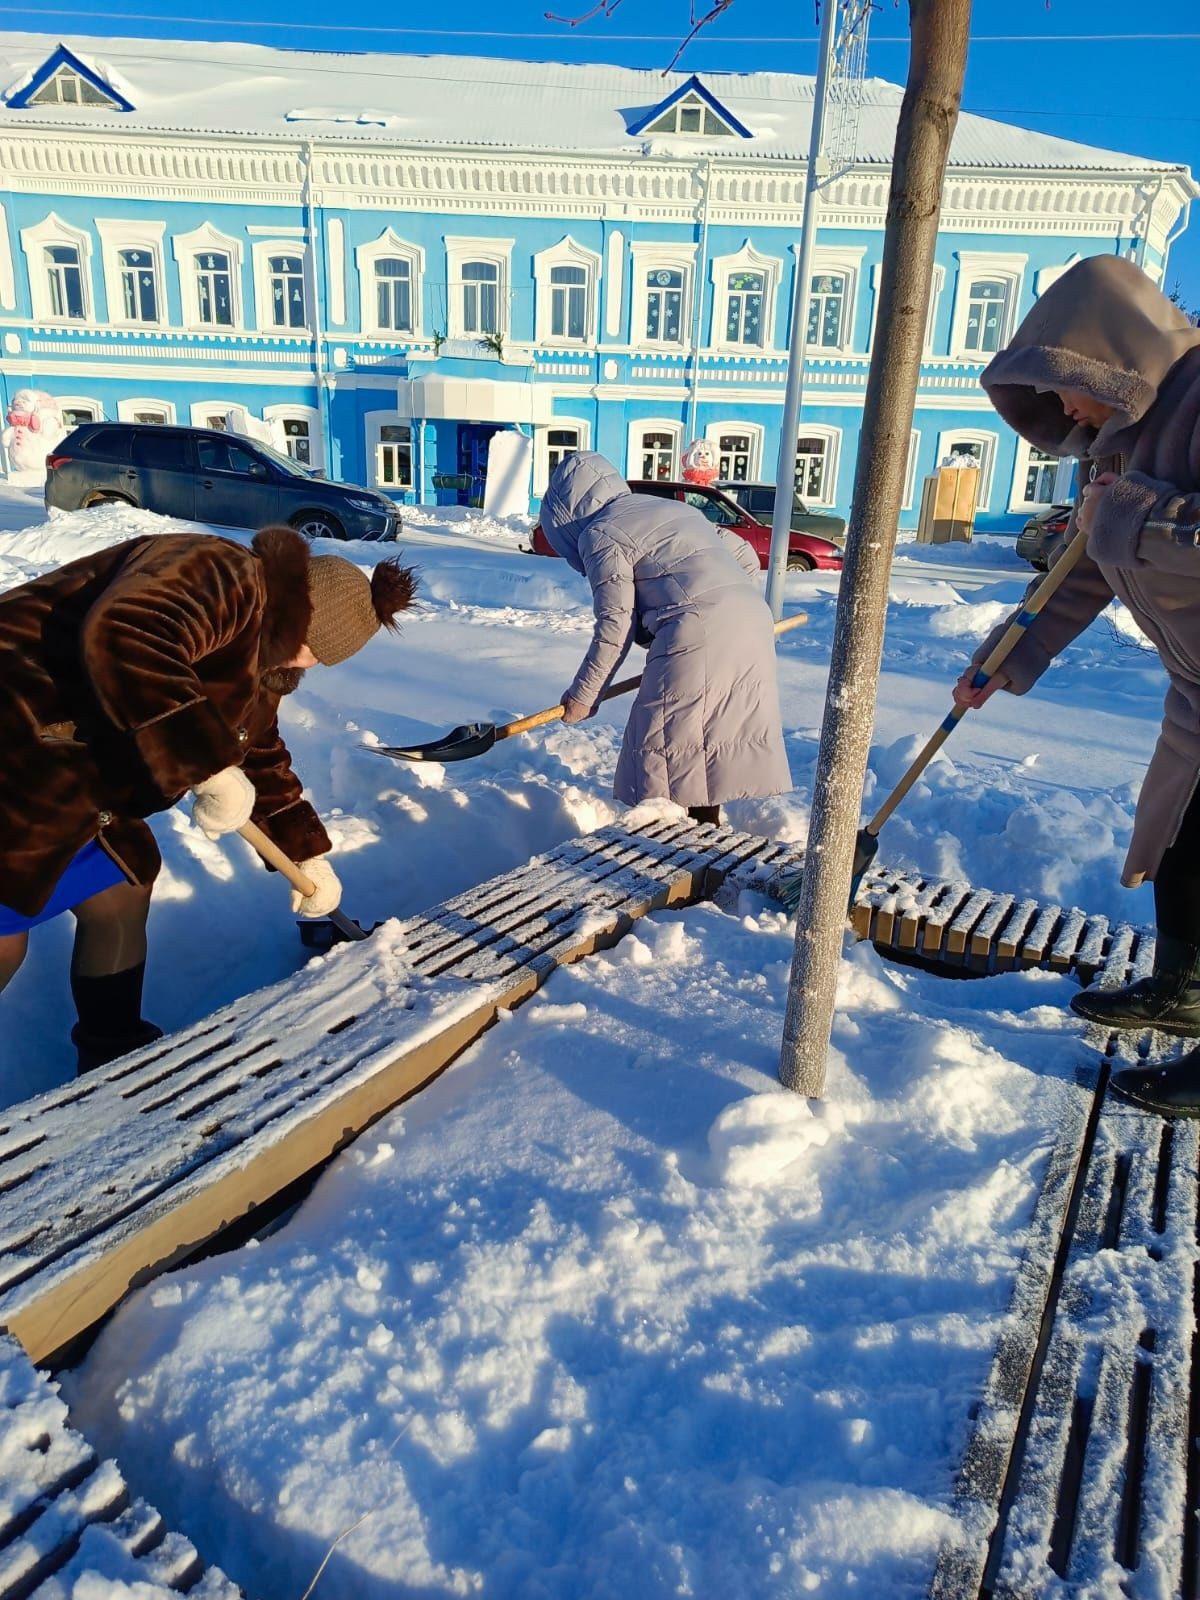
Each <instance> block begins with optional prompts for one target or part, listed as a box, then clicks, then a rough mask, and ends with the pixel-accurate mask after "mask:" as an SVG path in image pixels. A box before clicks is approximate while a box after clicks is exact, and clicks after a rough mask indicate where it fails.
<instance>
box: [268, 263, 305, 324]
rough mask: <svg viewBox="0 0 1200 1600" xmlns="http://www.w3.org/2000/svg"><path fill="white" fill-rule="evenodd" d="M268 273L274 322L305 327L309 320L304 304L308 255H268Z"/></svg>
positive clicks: (272, 319)
mask: <svg viewBox="0 0 1200 1600" xmlns="http://www.w3.org/2000/svg"><path fill="white" fill-rule="evenodd" d="M267 277H268V284H269V289H270V295H271V323H272V326H274V327H276V328H303V327H304V326H305V325H306V321H307V319H306V315H305V306H304V258H303V257H302V256H292V255H287V256H270V257H268V260H267Z"/></svg>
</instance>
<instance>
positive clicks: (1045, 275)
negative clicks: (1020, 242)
mask: <svg viewBox="0 0 1200 1600" xmlns="http://www.w3.org/2000/svg"><path fill="white" fill-rule="evenodd" d="M1082 260H1083V257H1082V256H1081V255H1079V254H1076V255H1073V256H1072V257H1071V259H1070V260H1069V261H1064V262H1063V263H1062V265H1061V266H1058V267H1043V268H1042V270H1041V271H1040V272H1035V273H1034V275H1033V292H1034V294H1035V295H1036V296H1037V298H1038V299H1039V300H1040V299H1041V298H1042V296H1043V295H1044V294H1045V292H1046V290H1047V289H1048V288H1049V287H1050V286H1051V284H1054V283H1057V282H1058V280H1059V279H1060V278H1061V277H1062V275H1063V273H1064V272H1069V271H1070V270H1071V268H1072V267H1073V266H1075V264H1076V263H1077V262H1079V261H1082Z"/></svg>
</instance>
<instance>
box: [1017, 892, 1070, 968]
mask: <svg viewBox="0 0 1200 1600" xmlns="http://www.w3.org/2000/svg"><path fill="white" fill-rule="evenodd" d="M1061 917H1062V907H1061V906H1043V907H1042V909H1041V910H1040V911H1039V912H1038V914H1037V916H1036V918H1035V919H1034V923H1033V927H1032V928H1030V930H1029V932H1028V933H1027V934H1026V935H1025V940H1024V943H1023V944H1022V945H1021V959H1022V960H1023V961H1030V962H1033V963H1034V965H1037V966H1040V965H1041V963H1042V962H1043V961H1044V960H1045V959H1046V951H1047V949H1048V948H1049V946H1050V942H1051V940H1052V939H1053V937H1054V932H1055V929H1056V928H1057V927H1058V924H1059V919H1060V918H1061Z"/></svg>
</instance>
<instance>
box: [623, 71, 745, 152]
mask: <svg viewBox="0 0 1200 1600" xmlns="http://www.w3.org/2000/svg"><path fill="white" fill-rule="evenodd" d="M629 132H630V133H631V134H638V133H680V134H683V135H684V137H685V138H692V139H713V138H717V139H722V138H724V139H728V138H737V139H752V138H753V137H754V135H753V134H752V133H751V132H750V129H749V128H747V127H746V126H745V124H744V123H741V122H739V121H738V119H737V118H736V117H735V116H734V115H733V113H732V112H731V111H729V110H727V109H726V108H725V107H724V106H723V105H722V104H721V102H720V101H719V100H718V99H717V97H716V96H715V95H714V94H710V92H709V91H708V90H707V89H706V88H705V87H704V85H703V84H702V83H701V82H700V79H699V78H698V77H697V76H696V74H695V73H694V72H693V73H692V75H691V77H690V78H687V79H686V80H685V81H684V82H683V83H681V84H680V85H679V87H678V88H677V89H674V90H672V92H671V93H670V94H669V95H668V96H667V98H666V99H665V100H660V101H659V103H658V104H657V105H656V106H652V107H651V108H650V110H649V111H647V112H646V114H645V115H644V116H642V117H639V118H638V119H637V121H636V122H633V123H631V124H630V128H629Z"/></svg>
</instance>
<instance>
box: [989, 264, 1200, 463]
mask: <svg viewBox="0 0 1200 1600" xmlns="http://www.w3.org/2000/svg"><path fill="white" fill-rule="evenodd" d="M1197 345H1200V328H1195V327H1193V326H1192V324H1191V323H1190V322H1189V321H1188V319H1187V317H1186V316H1185V315H1184V313H1183V312H1182V311H1180V310H1179V308H1178V307H1177V306H1174V305H1172V304H1171V302H1170V301H1169V300H1168V299H1167V297H1166V295H1164V294H1163V293H1162V291H1161V290H1160V289H1159V288H1158V287H1157V286H1156V285H1155V284H1154V283H1153V282H1152V281H1151V279H1150V278H1148V277H1147V276H1146V274H1145V273H1144V272H1143V271H1142V270H1141V268H1140V267H1136V266H1134V264H1133V262H1132V261H1127V260H1125V259H1124V257H1122V256H1092V257H1089V258H1088V259H1087V260H1086V261H1080V262H1078V263H1077V264H1076V265H1075V266H1073V267H1071V268H1070V269H1069V270H1068V271H1067V272H1064V273H1063V275H1062V277H1061V278H1059V279H1058V280H1057V282H1055V283H1053V284H1051V286H1050V288H1049V289H1047V290H1046V292H1045V294H1044V295H1042V297H1041V299H1040V300H1038V302H1037V303H1036V305H1034V307H1033V308H1032V310H1031V311H1030V312H1029V313H1028V314H1027V316H1026V317H1025V319H1024V321H1023V322H1022V323H1021V326H1020V327H1019V328H1018V329H1017V331H1016V333H1015V334H1014V335H1013V337H1012V340H1011V341H1010V342H1009V344H1008V346H1007V347H1006V348H1005V349H1003V350H1001V351H1000V353H999V354H998V355H997V356H995V357H994V358H993V360H992V361H991V362H990V363H989V365H988V366H987V367H986V368H985V369H984V371H983V374H982V376H981V378H980V382H981V383H982V385H983V387H984V388H985V389H986V390H987V394H988V398H989V399H990V400H991V402H992V404H993V405H994V406H995V408H996V410H997V411H998V412H999V413H1000V415H1001V416H1002V417H1003V418H1004V420H1005V422H1007V423H1008V425H1009V426H1010V427H1011V428H1013V429H1015V430H1016V432H1017V433H1019V434H1020V435H1021V437H1022V438H1024V439H1027V440H1028V441H1029V443H1030V444H1033V445H1036V446H1037V448H1038V449H1039V450H1045V451H1047V452H1048V453H1049V454H1051V455H1057V456H1093V455H1108V454H1115V453H1117V452H1118V451H1119V450H1121V449H1122V448H1124V441H1123V440H1122V439H1121V438H1120V435H1122V434H1123V433H1124V432H1125V430H1126V429H1129V428H1131V427H1134V426H1136V425H1137V424H1138V423H1140V422H1141V420H1142V418H1143V417H1144V416H1145V415H1146V413H1147V412H1148V411H1149V410H1150V407H1151V406H1152V405H1153V404H1154V402H1155V400H1156V399H1157V398H1158V393H1159V390H1160V389H1161V388H1162V385H1163V383H1164V382H1165V380H1166V377H1167V374H1168V373H1169V372H1170V371H1171V369H1172V368H1173V367H1174V366H1175V365H1176V363H1177V362H1178V361H1179V360H1180V359H1181V358H1182V357H1183V356H1185V355H1186V354H1187V353H1188V351H1189V350H1191V349H1193V348H1195V347H1196V346H1197ZM1058 389H1074V390H1076V391H1078V392H1079V393H1081V394H1086V395H1090V396H1091V397H1092V399H1094V400H1099V401H1102V402H1103V403H1104V404H1105V405H1108V406H1113V407H1114V408H1115V415H1114V416H1112V417H1111V418H1110V419H1109V420H1108V421H1107V422H1106V423H1105V424H1104V426H1103V428H1101V429H1100V430H1099V431H1097V430H1096V429H1095V428H1090V427H1087V426H1085V425H1083V424H1081V423H1076V422H1075V421H1074V419H1073V418H1071V417H1068V416H1067V415H1066V413H1065V412H1064V411H1063V408H1062V403H1061V401H1060V400H1059V397H1058V395H1057V394H1056V393H1054V392H1053V391H1054V390H1058Z"/></svg>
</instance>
